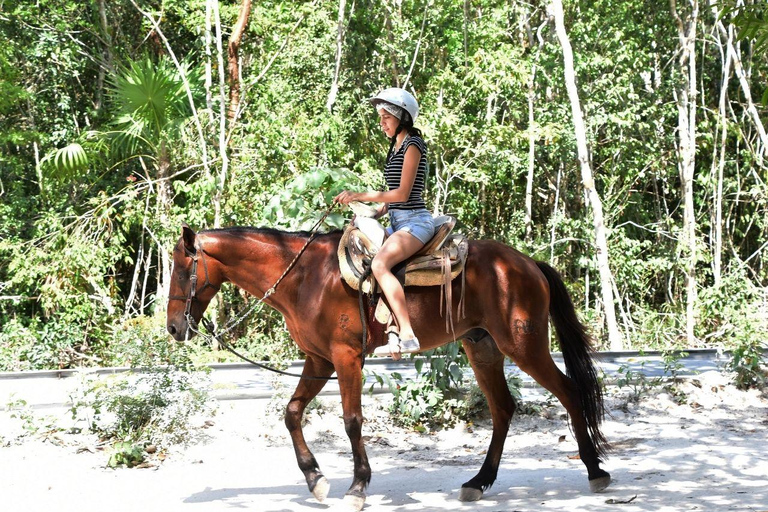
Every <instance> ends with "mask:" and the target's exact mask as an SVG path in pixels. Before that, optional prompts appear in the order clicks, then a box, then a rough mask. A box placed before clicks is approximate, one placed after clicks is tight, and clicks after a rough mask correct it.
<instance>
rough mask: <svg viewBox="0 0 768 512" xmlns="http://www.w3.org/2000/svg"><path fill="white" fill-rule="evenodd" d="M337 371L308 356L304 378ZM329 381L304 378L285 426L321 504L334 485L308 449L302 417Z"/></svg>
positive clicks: (311, 488)
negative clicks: (324, 474)
mask: <svg viewBox="0 0 768 512" xmlns="http://www.w3.org/2000/svg"><path fill="white" fill-rule="evenodd" d="M333 371H334V369H333V365H332V364H331V363H330V362H328V361H325V360H322V359H320V360H318V359H315V358H312V357H307V359H306V361H305V362H304V370H303V371H302V375H303V376H305V377H330V376H331V374H332V373H333ZM326 382H328V381H327V380H315V379H305V378H302V379H301V380H300V381H299V385H298V386H296V391H294V393H293V396H292V397H291V400H290V402H288V406H287V407H286V410H285V426H286V427H287V428H288V432H290V434H291V441H293V449H294V451H295V452H296V460H297V462H298V463H299V469H301V472H302V473H304V478H305V479H306V481H307V486H308V487H309V491H310V492H311V493H312V495H313V496H314V497H315V498H316V499H317V501H320V502H322V501H324V500H325V498H326V497H327V496H328V491H329V490H330V488H331V485H330V484H329V483H328V480H327V479H326V478H325V476H323V473H322V471H320V467H319V466H318V464H317V460H315V456H314V455H313V454H312V452H311V451H310V450H309V447H308V446H307V442H306V440H305V439H304V431H303V430H302V428H301V418H302V416H303V415H304V410H305V409H306V408H307V404H308V403H309V402H310V401H311V400H312V399H313V398H315V397H316V396H317V394H318V393H319V392H320V390H321V389H323V386H325V383H326Z"/></svg>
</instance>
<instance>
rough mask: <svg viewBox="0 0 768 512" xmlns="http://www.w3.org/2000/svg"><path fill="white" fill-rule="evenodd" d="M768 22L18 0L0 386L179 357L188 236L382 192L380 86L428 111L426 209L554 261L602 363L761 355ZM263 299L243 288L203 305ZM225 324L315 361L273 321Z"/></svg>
mask: <svg viewBox="0 0 768 512" xmlns="http://www.w3.org/2000/svg"><path fill="white" fill-rule="evenodd" d="M766 20H768V18H766V5H765V4H764V3H763V2H759V1H757V0H728V1H723V0H717V1H714V0H710V1H703V0H668V1H666V0H665V1H660V0H657V1H654V0H611V1H607V0H591V1H578V0H576V1H569V2H563V3H562V4H561V1H560V0H555V1H553V2H551V3H550V2H546V3H540V2H536V1H524V0H503V1H500V0H379V1H370V0H349V1H347V0H333V1H331V0H307V1H301V2H298V1H290V0H279V1H270V0H267V1H263V2H253V1H252V0H227V1H218V0H116V1H109V2H108V1H107V0H94V1H92V2H79V1H75V0H20V1H15V0H3V1H0V32H1V33H2V34H3V41H5V44H3V45H1V46H0V76H1V77H2V80H0V169H1V172H0V371H15V370H30V369H56V368H73V367H80V366H120V365H134V364H138V363H139V362H140V361H143V360H144V359H143V358H145V357H146V355H147V354H150V355H152V356H158V357H162V355H163V354H164V353H166V352H167V351H168V350H172V347H170V346H169V345H170V342H169V340H168V336H167V333H166V332H165V306H166V302H167V298H168V287H169V279H170V274H171V263H172V261H171V256H170V255H171V252H172V250H173V247H174V245H175V244H176V242H177V240H178V238H179V235H180V232H181V226H182V224H183V223H186V224H188V225H190V226H191V227H193V228H194V229H196V230H200V229H208V228H217V227H224V226H236V225H241V226H262V227H272V228H278V229H282V230H287V231H298V230H307V229H309V228H310V227H311V226H312V225H313V224H314V223H315V221H317V220H318V219H319V218H320V217H321V216H322V215H323V213H324V212H325V211H326V210H327V209H328V207H329V206H330V201H331V200H332V198H333V197H334V196H335V195H336V194H337V193H338V192H339V191H341V190H343V189H355V190H364V189H372V188H381V187H382V186H383V175H382V170H383V166H384V158H385V154H386V151H387V148H388V147H389V141H388V140H387V139H386V137H385V136H384V135H383V134H382V133H381V131H380V130H379V128H378V123H377V117H376V114H375V111H374V110H373V109H372V108H371V106H370V104H369V102H368V99H369V98H370V97H372V96H373V95H375V94H376V93H377V92H378V91H379V90H381V89H383V88H386V87H403V88H406V89H407V90H409V91H411V92H412V93H413V94H414V96H415V97H416V98H417V99H418V101H419V103H420V106H421V112H422V114H421V115H420V116H419V119H418V121H417V127H418V128H420V129H421V130H422V132H423V133H424V135H425V140H426V142H427V144H428V148H429V155H428V157H429V176H428V183H427V200H428V204H429V208H430V209H431V210H433V211H434V213H435V214H443V213H449V214H452V215H455V216H456V217H457V219H458V224H457V228H456V229H457V230H458V231H460V232H462V233H465V234H467V235H468V236H470V237H471V238H486V239H495V240H498V241H500V242H503V243H505V244H508V245H510V246H512V247H515V248H516V249H518V250H520V251H522V252H524V253H526V254H528V255H530V256H531V257H533V258H536V259H540V260H544V261H547V262H549V263H550V264H552V265H553V266H554V267H556V268H557V269H559V271H560V272H561V273H562V275H563V276H564V280H565V281H566V283H567V285H568V287H569V290H570V292H571V294H572V296H573V299H574V302H575V304H576V306H577V309H578V311H579V314H580V316H581V318H582V319H583V320H584V322H585V323H586V324H587V325H588V326H589V329H590V331H591V333H592V335H593V336H594V338H595V344H596V348H598V349H599V350H609V349H610V350H622V349H632V350H646V351H650V350H661V351H669V350H681V349H692V348H702V347H708V348H717V349H722V350H734V349H737V348H739V347H741V348H743V347H753V348H754V347H760V345H761V344H762V343H763V340H765V339H768V261H766V256H767V255H768V236H767V231H768V185H767V184H766V181H767V178H768V173H767V172H766V169H767V167H766V159H768V153H767V151H768V134H767V133H766V126H765V123H766V121H765V119H766V112H767V111H768V106H767V105H768V87H767V85H768V82H767V80H768V57H766V52H765V50H766V48H768V44H767V43H766V41H768V28H767V23H766ZM350 217H351V213H350V212H349V211H348V210H341V209H336V210H334V211H333V212H332V214H331V215H329V216H328V218H327V219H326V222H325V224H324V226H323V228H322V229H323V230H333V229H339V228H342V227H343V226H344V224H345V222H347V221H348V220H349V218H350ZM253 300H254V298H253V297H249V296H247V295H246V294H244V293H241V292H240V291H239V290H237V289H235V288H234V287H228V288H225V289H223V290H222V293H220V294H219V300H218V301H217V302H216V303H215V304H212V307H211V308H209V313H208V315H209V316H210V317H212V318H213V319H214V320H215V321H216V322H218V323H219V324H221V323H223V322H226V321H227V320H228V319H230V318H233V317H236V316H237V315H238V314H240V313H241V312H242V311H244V310H246V309H247V308H248V307H249V305H250V304H251V303H252V301H253ZM234 334H235V335H236V336H235V337H234V340H233V342H234V343H235V344H236V346H238V347H240V348H241V349H242V350H243V351H245V352H246V353H247V354H249V355H250V356H251V357H257V358H260V359H263V360H270V361H284V360H287V359H294V358H300V357H301V354H300V353H299V352H298V351H297V349H296V348H295V347H294V345H293V344H292V343H291V342H290V339H289V337H288V334H287V333H286V331H285V329H284V324H283V320H282V319H281V317H280V316H279V315H278V314H277V313H276V312H274V311H272V310H269V309H268V308H257V309H256V311H255V313H254V314H253V316H252V317H250V318H249V319H248V320H247V321H246V322H243V323H242V324H240V325H239V326H238V328H237V329H236V332H235V333H234ZM199 343H200V345H199V346H196V347H195V346H193V347H191V348H190V350H192V351H193V352H194V353H195V354H194V355H195V357H196V358H197V359H198V360H201V361H213V360H230V359H229V357H228V356H227V355H225V353H224V352H222V351H211V350H210V348H209V347H207V346H205V345H204V344H203V343H202V341H200V342H199ZM553 349H556V347H553Z"/></svg>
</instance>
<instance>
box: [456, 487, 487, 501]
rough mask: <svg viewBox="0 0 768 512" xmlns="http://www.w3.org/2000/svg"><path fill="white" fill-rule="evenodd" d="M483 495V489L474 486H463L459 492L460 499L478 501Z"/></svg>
mask: <svg viewBox="0 0 768 512" xmlns="http://www.w3.org/2000/svg"><path fill="white" fill-rule="evenodd" d="M482 497H483V491H481V490H480V489H475V488H474V487H462V488H461V492H459V501H477V500H479V499H480V498H482Z"/></svg>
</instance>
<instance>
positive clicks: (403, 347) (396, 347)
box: [373, 332, 421, 361]
mask: <svg viewBox="0 0 768 512" xmlns="http://www.w3.org/2000/svg"><path fill="white" fill-rule="evenodd" d="M388 338H389V342H388V343H387V344H386V345H382V346H380V347H376V348H375V349H374V350H373V354H374V355H377V356H391V357H392V358H393V359H394V360H395V361H397V360H398V359H400V356H401V355H402V354H413V353H414V352H418V351H419V350H421V346H420V345H419V340H418V338H416V337H415V336H414V337H413V338H411V339H409V340H401V339H400V337H399V336H398V335H397V334H396V333H394V332H390V333H389V336H388Z"/></svg>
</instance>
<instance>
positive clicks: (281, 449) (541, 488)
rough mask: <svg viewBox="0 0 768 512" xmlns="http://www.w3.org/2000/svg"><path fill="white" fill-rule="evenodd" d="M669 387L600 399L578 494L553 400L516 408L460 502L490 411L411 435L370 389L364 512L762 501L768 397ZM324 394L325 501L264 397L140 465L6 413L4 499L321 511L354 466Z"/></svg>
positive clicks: (17, 505) (58, 504) (33, 506)
mask: <svg viewBox="0 0 768 512" xmlns="http://www.w3.org/2000/svg"><path fill="white" fill-rule="evenodd" d="M679 389H680V391H681V392H682V393H685V395H686V399H685V403H683V404H682V405H681V404H678V403H676V402H675V400H674V397H673V396H670V395H669V394H667V393H664V392H658V391H656V392H654V393H652V394H651V395H650V396H646V397H644V398H643V399H641V400H640V401H639V402H633V401H627V399H626V394H624V393H618V394H615V395H613V396H610V397H609V399H608V405H609V409H610V417H609V418H607V420H606V423H605V433H606V435H607V437H608V439H609V440H610V441H611V442H612V443H613V445H614V449H615V450H614V452H613V453H612V455H611V457H610V458H609V459H608V461H607V462H606V464H605V468H606V469H607V470H608V471H610V472H611V474H612V476H613V478H614V484H613V485H612V486H611V487H610V488H609V489H608V491H607V492H605V493H601V494H591V493H589V491H588V485H587V478H586V471H585V470H584V468H583V465H582V464H581V462H580V461H579V460H574V459H573V458H571V457H572V456H573V455H574V454H575V453H576V443H575V441H573V438H572V437H571V435H570V433H569V431H568V427H567V425H566V423H565V421H564V420H563V419H562V417H561V416H562V414H563V411H562V409H560V408H558V407H554V406H552V407H548V408H547V407H545V408H544V410H543V414H542V415H519V416H516V418H515V419H514V420H513V422H512V429H511V431H510V435H509V437H508V439H507V446H506V451H505V454H504V457H503V459H502V466H501V468H500V470H499V476H498V479H497V481H496V484H495V485H494V486H493V487H492V488H491V489H490V490H489V491H488V492H487V493H486V495H485V497H484V498H483V500H481V501H480V502H477V503H470V504H462V503H460V502H458V500H457V497H458V491H459V488H460V487H461V484H462V483H463V482H465V481H467V480H468V479H470V478H471V477H472V476H473V475H474V474H475V473H476V471H477V470H478V469H479V466H480V464H481V463H482V457H483V455H484V450H485V449H486V448H487V446H488V442H489V438H490V427H489V424H488V422H478V423H477V424H476V425H470V426H468V425H460V426H458V427H456V428H455V429H451V430H446V431H441V432H438V433H436V434H433V435H429V434H418V433H413V432H408V431H405V430H402V429H398V428H395V427H393V426H392V425H391V424H390V421H389V420H388V417H387V414H386V412H385V411H384V409H383V408H384V407H386V404H387V403H388V401H389V400H391V397H390V396H389V395H378V396H376V397H367V398H366V400H365V409H364V411H365V414H366V415H367V423H366V426H365V428H364V432H365V434H366V436H367V437H368V441H367V447H368V454H369V457H370V460H371V465H372V469H373V480H372V482H371V486H370V488H369V495H368V500H367V504H366V507H365V509H364V510H367V511H371V512H373V511H385V512H395V511H397V512H404V511H415V510H419V511H445V510H454V509H456V508H459V509H460V510H473V511H475V510H477V511H513V510H516V511H534V510H536V511H540V510H558V511H568V512H574V511H582V510H621V511H626V512H634V511H655V512H658V511H661V512H665V511H670V512H671V511H675V512H679V511H688V510H703V511H730V510H743V511H768V449H767V448H766V447H767V446H768V401H767V400H766V399H765V398H764V397H761V396H760V395H759V394H758V393H756V392H750V393H743V392H739V391H737V390H735V389H734V388H733V387H731V386H728V385H727V384H726V381H725V379H724V378H723V377H722V376H721V375H720V374H717V373H714V372H713V373H708V374H704V375H702V376H700V377H698V378H697V379H696V380H695V381H693V382H689V383H686V384H683V385H681V386H680V387H679ZM337 403H338V398H334V397H327V398H323V399H322V404H323V408H322V410H320V411H316V412H313V413H312V414H311V416H310V422H309V424H308V425H307V427H306V433H307V439H308V440H309V442H310V446H311V447H312V448H313V450H314V452H315V455H316V457H317V459H318V461H319V462H320V465H321V467H322V468H323V470H324V472H325V474H326V476H327V477H328V479H329V481H330V483H331V492H330V495H329V498H328V500H327V501H326V502H325V503H323V504H320V503H317V502H316V501H315V500H314V499H313V498H311V495H310V494H309V493H308V491H307V489H306V485H305V484H304V482H303V478H302V475H301V472H300V471H299V470H298V468H297V466H296V462H295V459H294V455H293V449H292V448H291V446H290V441H289V439H288V436H287V434H286V433H285V429H284V427H283V426H282V424H281V422H280V421H279V419H277V418H276V417H275V416H274V415H272V414H270V413H269V412H268V411H269V410H271V409H272V408H273V404H270V403H269V402H268V401H266V400H244V401H236V402H225V403H223V404H221V405H220V407H219V410H218V413H217V414H216V415H215V416H214V417H213V418H211V419H212V421H213V426H210V427H208V428H204V429H203V428H201V429H199V430H198V431H197V435H198V439H196V441H195V443H193V444H192V445H191V446H188V447H187V448H186V449H182V448H179V449H176V450H173V451H171V452H170V453H169V455H168V457H167V459H166V460H165V461H164V462H162V463H158V465H157V466H156V467H152V468H146V469H117V470H112V469H105V467H104V466H105V464H106V460H107V458H108V455H107V454H106V453H105V452H103V451H99V450H96V449H95V448H94V446H95V440H94V439H92V438H88V437H85V436H75V435H70V434H56V435H55V436H54V437H50V436H49V437H48V438H47V440H44V439H41V438H40V437H36V436H26V437H24V436H22V437H20V435H21V434H22V433H23V429H22V426H23V422H22V421H21V420H20V419H18V418H10V417H9V414H8V413H7V412H3V413H0V435H2V438H3V442H4V447H3V448H0V475H2V477H1V478H0V495H1V496H2V503H3V507H2V509H3V510H7V511H21V510H23V511H32V512H36V511H48V510H57V511H61V512H70V511H71V512H90V511H94V512H95V511H100V512H101V511H104V510H108V511H110V512H119V511H131V512H136V511H155V510H158V511H160V510H162V511H168V512H173V511H206V512H207V511H230V510H253V511H258V512H294V511H296V512H298V511H322V510H333V509H334V507H335V506H336V505H338V504H339V503H340V501H341V498H342V497H343V493H344V491H345V490H346V488H347V487H348V485H349V484H350V482H351V470H352V462H351V456H350V451H349V446H348V441H347V439H346V434H345V433H344V428H343V423H342V421H341V418H340V411H339V407H338V405H337ZM59 414H62V413H61V412H59ZM58 420H59V421H65V418H64V417H63V416H62V417H60V418H58ZM202 421H203V419H202V418H201V419H200V424H202ZM83 449H86V451H82V450H83ZM88 449H90V450H93V451H92V452H91V451H87V450H88ZM78 451H80V452H81V453H77V452H78Z"/></svg>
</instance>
